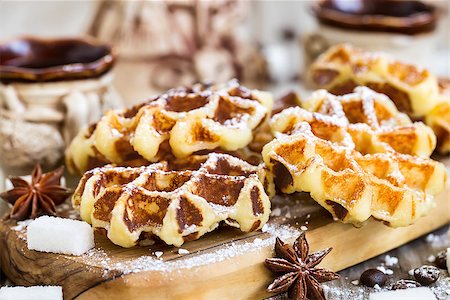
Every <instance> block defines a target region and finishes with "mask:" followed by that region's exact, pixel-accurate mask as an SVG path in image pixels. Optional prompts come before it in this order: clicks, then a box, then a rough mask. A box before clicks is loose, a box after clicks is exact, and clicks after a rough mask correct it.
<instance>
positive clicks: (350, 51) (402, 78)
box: [309, 44, 450, 153]
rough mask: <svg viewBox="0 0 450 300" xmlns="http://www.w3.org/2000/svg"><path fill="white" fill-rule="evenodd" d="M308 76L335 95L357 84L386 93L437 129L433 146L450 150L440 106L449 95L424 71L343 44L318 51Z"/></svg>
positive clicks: (445, 120) (449, 97)
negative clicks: (318, 53)
mask: <svg viewBox="0 0 450 300" xmlns="http://www.w3.org/2000/svg"><path fill="white" fill-rule="evenodd" d="M309 77H310V81H312V83H313V84H314V85H315V86H316V87H319V88H324V89H326V90H328V91H329V92H331V93H333V94H335V95H343V94H347V93H350V92H351V91H352V90H353V89H354V88H355V87H356V86H359V85H360V86H367V87H369V88H371V89H373V90H375V91H377V92H380V93H383V94H385V95H387V96H388V97H389V98H391V99H392V100H393V101H394V103H395V104H396V106H397V107H398V109H399V110H400V111H402V112H405V113H407V114H408V115H409V116H410V117H411V118H414V119H425V121H426V123H427V125H429V126H431V127H432V128H433V129H437V132H436V134H437V135H438V145H439V146H438V148H437V149H438V150H439V151H440V152H442V153H447V152H450V146H449V144H450V141H449V139H450V137H449V136H450V131H449V129H448V128H449V127H448V125H449V123H450V119H449V118H448V114H446V113H445V112H443V107H447V108H448V107H449V106H450V104H449V103H450V94H449V93H448V92H447V93H446V92H445V89H443V88H442V87H441V83H440V82H439V80H438V79H437V78H436V77H435V76H433V75H432V74H431V73H430V72H429V71H428V70H425V69H420V68H418V67H416V66H414V65H410V64H406V63H403V62H400V61H397V60H394V59H392V58H390V57H389V56H387V55H385V54H382V53H371V52H365V51H362V50H360V49H356V48H353V47H352V46H350V45H347V44H343V45H337V46H334V47H331V48H330V49H329V50H328V51H326V52H325V53H324V54H322V55H321V56H320V57H319V58H318V59H317V61H315V62H314V63H313V64H312V66H311V68H310V71H309ZM447 91H448V90H447ZM443 103H445V104H443ZM437 107H439V108H437ZM429 114H432V116H431V117H430V118H428V115H429ZM431 122H433V123H431ZM442 123H445V124H444V126H443V125H442Z"/></svg>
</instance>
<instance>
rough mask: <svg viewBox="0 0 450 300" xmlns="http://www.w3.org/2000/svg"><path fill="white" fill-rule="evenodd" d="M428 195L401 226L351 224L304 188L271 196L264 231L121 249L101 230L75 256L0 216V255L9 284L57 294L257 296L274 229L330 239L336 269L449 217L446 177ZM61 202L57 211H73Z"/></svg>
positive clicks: (265, 278)
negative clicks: (432, 198) (46, 245)
mask: <svg viewBox="0 0 450 300" xmlns="http://www.w3.org/2000/svg"><path fill="white" fill-rule="evenodd" d="M436 203H437V206H436V208H434V209H433V211H431V212H430V214H429V215H428V216H426V217H423V218H421V219H419V220H418V221H417V222H416V223H415V224H414V225H411V226H409V227H404V228H397V229H393V228H389V227H386V226H384V225H383V224H381V223H380V222H376V221H374V220H369V222H368V223H367V224H366V225H365V226H363V227H361V228H355V227H353V226H351V225H348V224H342V223H339V222H334V221H333V220H332V218H331V217H330V215H329V214H328V212H327V211H325V210H324V209H323V208H321V207H320V206H319V205H317V204H316V203H315V202H314V201H313V200H312V199H310V198H309V196H308V195H307V194H294V195H289V196H284V197H281V196H278V197H276V198H275V199H273V207H272V210H273V214H274V216H272V217H271V219H270V221H269V223H268V225H267V226H266V227H265V228H264V231H265V232H253V233H248V234H244V233H241V232H240V231H239V230H237V229H233V228H229V227H221V228H219V230H216V231H214V232H212V233H209V234H207V235H206V236H204V237H202V238H201V239H199V240H197V241H193V242H189V243H186V244H184V245H183V247H182V248H183V249H186V250H188V251H189V254H184V255H180V254H178V249H177V248H175V247H170V246H166V245H163V244H155V245H152V246H141V247H134V248H131V249H124V248H121V247H118V246H115V245H113V244H112V243H111V242H109V241H108V240H107V239H106V238H105V237H103V236H96V248H95V249H93V250H91V251H90V252H88V253H87V254H85V255H83V256H80V257H73V256H67V255H59V254H51V253H41V252H36V251H30V250H28V249H27V245H26V230H25V229H24V228H21V227H22V226H17V224H16V223H13V222H12V221H7V222H0V259H1V266H2V269H3V272H4V273H5V274H6V275H7V276H8V277H9V278H10V279H11V280H12V281H13V282H14V283H15V284H18V285H37V284H39V285H42V284H44V285H62V286H63V290H64V295H65V299H73V298H77V299H96V300H100V299H108V300H112V299H262V298H264V297H268V296H270V294H268V293H267V292H266V291H265V288H266V287H267V285H268V284H269V283H270V281H271V280H272V279H273V277H272V274H271V273H270V272H268V271H267V270H266V269H265V267H264V266H263V261H264V259H265V258H267V257H270V256H271V255H272V251H273V243H274V236H280V237H281V238H282V239H283V240H285V241H289V242H292V241H293V240H294V239H295V238H296V237H297V236H298V234H299V233H300V228H301V227H302V226H306V227H307V228H308V229H307V238H308V241H309V243H310V245H311V251H315V250H320V249H324V248H327V247H330V246H331V247H333V251H332V252H331V253H330V254H329V255H328V256H327V257H326V258H325V260H324V261H323V262H322V264H321V265H322V266H323V267H327V268H330V269H332V270H334V271H339V270H342V269H344V268H347V267H350V266H352V265H355V264H358V263H360V262H362V261H364V260H367V259H369V258H371V257H374V256H376V255H379V254H381V253H383V252H386V251H388V250H390V249H393V248H396V247H398V246H400V245H402V244H405V243H407V242H409V241H411V240H413V239H415V238H417V237H419V236H421V235H424V234H426V233H428V232H430V231H433V230H434V229H436V228H439V227H441V226H443V225H445V224H447V223H449V222H450V184H447V189H446V190H445V191H444V192H443V193H442V194H441V195H440V196H439V197H438V198H437V199H436ZM69 207H70V206H69V205H68V204H67V205H65V206H62V210H61V211H60V214H62V215H72V217H73V214H74V212H71V211H70V208H69ZM302 228H303V229H305V228H304V227H302ZM158 251H162V253H163V254H162V256H161V257H160V258H157V256H156V255H155V252H157V253H158Z"/></svg>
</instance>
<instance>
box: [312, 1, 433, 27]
mask: <svg viewBox="0 0 450 300" xmlns="http://www.w3.org/2000/svg"><path fill="white" fill-rule="evenodd" d="M313 12H314V14H315V15H316V17H317V20H318V21H319V22H320V23H321V24H323V25H328V26H332V27H338V28H343V29H352V30H357V31H371V32H390V33H394V32H395V33H401V34H409V35H415V34H421V33H426V32H432V31H433V30H434V29H435V28H436V24H437V20H438V11H437V9H436V7H434V6H432V5H430V4H427V3H424V2H421V1H411V0H404V1H399V0H377V1H373V0H359V1H349V0H325V1H321V2H319V3H318V4H316V5H314V6H313Z"/></svg>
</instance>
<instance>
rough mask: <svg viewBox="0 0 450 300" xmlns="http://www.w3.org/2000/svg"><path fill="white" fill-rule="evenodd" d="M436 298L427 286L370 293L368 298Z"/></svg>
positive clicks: (413, 299)
mask: <svg viewBox="0 0 450 300" xmlns="http://www.w3.org/2000/svg"><path fill="white" fill-rule="evenodd" d="M405 299H408V300H436V296H435V295H434V293H433V292H432V291H431V290H430V289H429V288H427V287H418V288H411V289H405V290H394V291H384V292H377V293H371V294H370V295H369V300H405Z"/></svg>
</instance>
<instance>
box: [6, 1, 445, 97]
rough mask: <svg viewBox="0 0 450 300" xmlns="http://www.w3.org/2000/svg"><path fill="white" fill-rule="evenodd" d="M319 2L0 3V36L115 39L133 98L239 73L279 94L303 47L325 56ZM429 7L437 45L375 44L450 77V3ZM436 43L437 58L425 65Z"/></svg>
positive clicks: (293, 77) (293, 75) (302, 57)
mask: <svg viewBox="0 0 450 300" xmlns="http://www.w3.org/2000/svg"><path fill="white" fill-rule="evenodd" d="M315 2H317V1H199V2H197V1H188V0H187V1H4V0H2V1H1V2H0V6H1V9H0V23H1V24H0V25H1V26H0V40H3V41H4V40H7V39H11V38H14V37H17V36H21V35H39V36H45V37H61V36H76V35H84V34H92V35H95V36H97V37H98V38H100V39H101V40H103V41H106V42H112V43H113V44H115V46H116V47H117V50H118V51H119V54H120V59H119V63H118V65H117V69H116V80H115V84H116V86H117V88H118V91H119V93H121V94H122V95H123V96H124V98H125V99H126V101H127V102H138V101H140V100H142V99H145V98H148V97H149V96H150V94H151V93H152V92H153V91H154V92H158V91H161V90H165V89H167V88H169V87H172V86H173V85H174V83H175V84H178V83H181V84H189V83H191V82H193V81H198V80H215V81H223V80H226V79H229V78H231V77H240V79H241V80H244V81H246V83H247V84H249V85H253V86H257V87H264V86H267V85H266V84H267V83H269V85H271V86H272V87H273V88H275V89H277V88H279V87H280V83H282V84H284V85H285V83H286V82H291V81H294V82H298V80H301V79H302V75H303V71H304V68H305V64H307V63H308V59H310V58H309V57H308V55H307V54H305V48H306V49H307V52H314V51H316V52H317V49H314V47H319V48H321V47H323V45H321V43H322V44H323V43H327V42H324V41H323V38H324V37H321V36H320V33H321V32H322V27H319V23H318V21H317V18H316V17H315V15H314V13H313V10H312V8H311V7H312V5H314V4H315ZM335 2H338V3H340V5H341V6H342V7H343V8H346V7H347V9H352V7H351V6H352V5H353V6H355V3H356V5H358V3H360V4H361V3H364V2H377V0H371V1H363V0H360V1H355V0H352V1H350V0H341V1H335ZM423 2H429V3H433V4H434V5H436V6H437V7H438V8H439V9H440V17H439V21H438V26H437V28H436V29H435V30H434V31H433V33H432V36H433V40H432V41H431V40H430V39H429V38H428V37H427V39H426V41H425V42H419V43H414V42H413V40H415V39H417V36H421V35H422V34H418V35H413V36H411V35H401V34H391V36H395V37H392V38H390V37H389V38H384V40H385V41H384V42H377V43H378V44H379V46H380V48H381V49H382V50H383V51H385V50H387V51H389V50H390V49H391V50H392V52H393V53H394V55H395V54H397V53H398V51H397V50H396V48H398V49H400V52H402V51H403V52H404V51H405V49H411V48H414V52H415V54H416V56H417V57H408V56H405V55H402V59H404V60H412V61H413V62H417V61H421V62H423V64H424V65H425V66H426V67H429V68H431V69H432V71H433V72H435V73H437V74H439V75H442V76H447V77H449V75H450V62H449V61H450V57H449V55H450V54H449V53H450V52H449V48H450V47H449V43H450V36H449V34H450V33H449V27H450V23H449V21H448V20H449V18H448V11H449V5H450V1H448V0H437V1H423ZM194 31H197V32H194ZM311 35H312V37H313V38H312V39H311ZM388 35H389V34H388ZM427 35H428V34H427ZM340 38H341V39H342V41H345V40H346V38H347V37H346V36H345V34H344V33H343V34H342V37H340ZM388 39H392V41H389V42H386V40H388ZM419 39H421V38H419ZM330 42H335V41H328V43H330ZM348 42H354V41H351V40H349V41H348ZM421 43H422V44H421ZM317 44H319V45H317ZM381 44H383V45H381ZM430 45H431V46H432V52H433V55H432V57H433V59H427V58H429V57H430V56H429V53H428V52H429V51H430V50H429V49H428V48H429V46H430ZM425 52H427V53H425ZM309 54H311V53H309ZM313 56H314V55H313ZM424 58H425V59H424ZM154 74H158V75H157V76H155V75H154ZM266 79H269V80H268V81H266ZM248 82H250V83H248Z"/></svg>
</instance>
